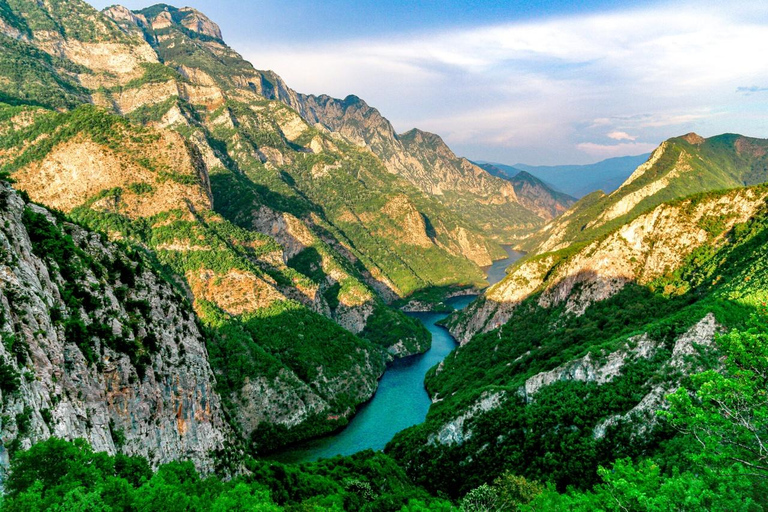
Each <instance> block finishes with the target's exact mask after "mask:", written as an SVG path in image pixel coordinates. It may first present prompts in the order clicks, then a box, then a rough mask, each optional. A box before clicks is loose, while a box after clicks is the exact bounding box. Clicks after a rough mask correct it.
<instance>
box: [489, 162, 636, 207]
mask: <svg viewBox="0 0 768 512" xmlns="http://www.w3.org/2000/svg"><path fill="white" fill-rule="evenodd" d="M650 156H651V155H649V154H644V155H638V156H620V157H616V158H609V159H607V160H603V161H600V162H597V163H594V164H588V165H551V166H549V165H526V164H515V165H513V166H511V167H510V166H505V165H501V164H494V165H496V166H497V167H498V168H500V169H501V170H503V171H504V172H508V173H514V172H515V171H516V170H523V171H528V172H529V173H531V174H533V175H534V176H536V177H537V178H539V179H541V180H544V181H545V182H547V183H549V184H551V186H553V187H554V188H555V189H557V190H560V191H562V192H566V193H568V194H570V195H572V196H574V197H576V198H579V199H580V198H582V197H584V196H586V195H588V194H590V193H592V192H595V191H597V190H602V191H603V192H605V193H607V194H610V193H611V192H613V191H614V190H616V189H617V188H619V186H621V184H622V183H624V180H626V179H627V178H628V177H629V175H630V174H632V172H633V171H634V170H635V169H636V168H637V167H638V166H640V165H642V164H643V163H645V161H646V160H648V158H649V157H650Z"/></svg>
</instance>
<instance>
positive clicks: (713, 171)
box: [0, 0, 768, 512]
mask: <svg viewBox="0 0 768 512" xmlns="http://www.w3.org/2000/svg"><path fill="white" fill-rule="evenodd" d="M217 5H218V4H217ZM222 5H224V4H222ZM308 12H314V11H308ZM221 14H224V13H221ZM316 14H317V13H316ZM224 18H226V17H224ZM601 19H602V18H601ZM606 19H609V20H613V21H612V23H613V22H615V23H618V22H616V20H615V19H614V18H606ZM654 19H656V18H654ZM297 22H298V20H297ZM576 22H578V20H575V21H574V23H576ZM608 25H611V23H607V24H605V23H602V22H601V23H596V24H595V25H594V26H593V27H604V26H608ZM224 28H226V26H225V27H224ZM261 28H264V27H261ZM565 28H567V27H561V30H565ZM594 30H596V31H598V30H597V29H594ZM499 31H502V32H503V30H502V29H499ZM497 33H498V31H489V32H482V34H485V35H483V36H482V37H479V36H478V34H475V35H474V36H473V38H472V41H476V40H485V37H486V36H491V35H493V34H497ZM525 34H529V35H530V33H529V32H525V31H522V32H517V31H514V35H515V37H518V36H520V37H522V36H523V35H525ZM546 34H547V37H546V39H547V41H550V42H551V41H555V39H552V38H551V37H550V36H549V34H551V31H550V30H549V29H548V30H547V31H546ZM227 35H228V34H227V30H222V29H221V28H220V27H219V26H218V25H217V24H216V23H215V22H214V21H213V20H211V19H209V18H208V17H207V16H206V15H205V14H204V13H202V12H200V11H198V10H197V9H195V8H192V7H174V6H170V5H166V4H158V5H152V6H148V7H144V8H142V9H138V10H131V9H129V8H127V7H123V6H119V5H112V6H109V7H106V8H104V9H103V10H97V9H95V8H94V7H92V6H91V5H89V4H88V3H86V2H84V1H82V0H0V342H1V343H0V486H2V492H3V498H2V500H0V510H1V511H3V512H5V511H6V510H7V511H9V512H15V511H26V510H55V511H58V512H61V511H63V510H95V511H96V510H98V511H113V510H114V511H122V512H132V511H145V510H146V511H153V510H179V511H182V510H183V511H187V510H215V511H224V510H263V511H268V512H273V511H278V510H288V511H291V512H298V511H320V510H331V511H335V512H339V511H343V510H349V511H365V512H379V511H384V512H390V511H391V512H411V511H412V512H417V511H425V510H430V511H437V512H447V511H455V510H461V511H478V510H482V511H489V510H494V511H495V510H504V511H507V510H510V511H515V510H525V511H533V510H555V511H559V510H576V511H592V510H610V511H612V512H613V511H616V512H618V511H626V510H633V511H649V512H651V511H653V512H657V511H659V510H667V509H668V508H675V509H678V510H696V511H699V510H702V511H703V510H722V511H731V510H744V511H753V510H755V511H757V510H764V509H766V508H768V501H767V500H766V496H768V484H767V483H766V482H768V478H766V472H768V469H766V467H768V455H766V453H765V448H764V447H765V446H768V420H766V418H768V406H766V404H768V400H766V389H768V364H766V361H768V309H766V303H768V251H766V247H768V139H764V138H759V137H750V136H745V135H740V134H736V133H722V134H720V135H713V136H702V135H699V134H697V133H693V132H689V133H687V134H683V135H680V136H675V137H671V138H667V139H666V140H663V141H662V139H661V138H659V140H655V141H654V142H653V146H655V150H653V151H652V152H651V153H649V154H647V155H646V156H643V157H640V158H638V157H625V158H620V159H608V160H603V161H601V162H599V163H598V164H594V165H587V166H555V167H541V166H524V167H525V169H522V170H520V169H517V168H515V167H510V166H505V165H502V164H489V163H483V164H475V163H473V161H471V160H469V159H467V158H464V157H461V156H459V155H457V154H456V153H455V152H454V149H451V147H449V145H448V143H447V141H448V142H450V141H452V140H453V141H460V140H471V138H472V137H474V135H473V134H472V133H469V132H470V131H471V130H470V129H469V126H470V125H473V124H474V123H475V121H476V119H475V118H474V117H473V116H465V117H464V118H459V119H460V120H461V121H462V122H461V123H458V124H459V125H461V126H460V128H461V129H460V130H458V131H457V128H456V126H457V124H456V123H453V124H452V123H450V122H448V121H447V120H439V121H440V122H439V123H438V122H435V121H434V119H433V120H431V121H430V123H432V125H433V126H437V125H439V127H442V126H445V134H446V138H445V139H444V138H443V137H442V136H440V135H438V134H436V133H431V132H428V131H425V130H421V129H418V128H413V129H408V130H407V131H403V132H398V130H396V129H395V126H394V125H393V123H392V122H391V121H390V120H389V119H388V118H387V117H385V115H384V112H383V111H379V110H378V109H377V108H375V107H373V106H371V105H370V104H368V103H367V102H366V101H365V100H364V99H362V98H360V97H358V96H356V95H352V94H349V95H347V96H345V97H343V98H334V97H331V96H329V95H325V94H304V93H301V92H298V91H296V90H294V89H293V88H291V87H290V86H289V85H288V84H287V83H286V82H285V81H284V80H283V79H282V78H281V77H280V76H279V75H278V74H277V73H276V72H274V71H265V70H260V69H258V68H257V67H255V66H254V65H252V64H251V62H249V61H247V60H246V59H244V58H243V57H242V56H241V55H240V54H239V53H237V51H236V50H235V49H233V48H232V47H230V46H229V45H228V44H227V43H226V42H225V39H224V37H225V36H227ZM592 35H593V34H588V36H589V37H587V36H585V40H591V37H592ZM515 41H516V39H515ZM444 42H445V43H446V44H447V43H448V42H450V41H447V40H446V41H444ZM631 43H632V41H631V40H630V38H627V39H626V40H623V42H622V47H624V46H625V45H630V44H631ZM512 46H515V45H512ZM547 46H548V47H549V46H551V45H547ZM555 46H558V47H560V45H559V43H558V44H556V45H555ZM598 46H599V45H590V48H593V50H594V51H596V52H598V53H599V51H598V50H600V51H603V49H600V48H598ZM469 47H470V48H474V46H472V45H470V46H469ZM522 47H523V48H525V50H524V51H523V53H525V54H526V56H527V55H528V53H527V52H528V49H529V46H528V45H527V43H526V44H523V45H522ZM561 48H565V47H564V46H562V47H561ZM368 50H370V49H368ZM496 51H498V52H500V53H503V52H505V51H511V50H510V48H508V47H507V46H506V45H501V46H500V47H499V48H495V47H494V52H496ZM521 51H522V50H521ZM398 55H399V53H398ZM258 57H259V54H258V53H255V59H254V62H255V63H256V64H257V65H258V64H259V62H258V60H257V59H258ZM526 58H527V57H526ZM559 58H560V57H559V56H558V59H559ZM405 60H408V59H405ZM588 60H589V59H588ZM763 60H764V59H749V58H745V59H743V62H744V65H745V66H749V65H750V64H751V63H757V62H762V61H763ZM598 61H601V59H599V58H598V59H594V60H589V62H588V63H585V62H582V61H579V62H578V63H577V65H574V66H568V65H566V66H563V67H561V66H559V65H558V66H557V70H558V77H563V76H565V75H568V74H570V73H575V74H579V73H582V69H583V68H584V67H585V66H590V65H594V62H598ZM408 62H409V64H408V65H406V66H404V67H405V68H408V67H409V66H410V65H413V64H414V61H408ZM462 62H463V61H462ZM472 62H473V63H474V64H473V66H480V67H482V66H481V64H478V62H480V61H478V62H475V61H474V60H472ZM526 62H527V63H528V64H530V63H529V62H528V61H526ZM558 62H559V61H558ZM688 64H691V63H688ZM454 65H457V66H458V64H456V63H453V64H451V66H439V67H438V68H435V69H432V70H430V73H427V76H433V75H432V73H438V72H446V70H445V69H444V68H450V69H454ZM463 65H466V63H464V64H463ZM459 67H460V66H459ZM713 74H716V73H714V72H713V73H712V75H713ZM581 76H585V75H581ZM707 76H711V74H708V75H707ZM461 82H462V80H457V81H456V82H455V85H457V86H459V85H462V83H461ZM514 82H515V85H520V84H523V85H525V83H526V82H525V80H524V77H521V80H520V83H519V84H518V80H517V77H516V78H515V80H514ZM535 83H537V84H538V82H535ZM633 83H635V84H636V86H637V87H638V88H641V87H642V84H643V83H644V82H642V81H640V82H633ZM411 85H413V84H409V86H411ZM387 86H388V87H393V86H392V85H390V84H388V85H387ZM508 86H510V84H509V83H507V82H503V83H495V82H493V81H488V80H485V81H483V87H482V90H479V91H478V90H474V91H473V93H472V94H471V95H465V96H464V97H462V101H466V102H469V100H470V99H476V98H475V97H483V98H486V100H487V101H494V98H495V96H494V94H500V93H501V91H502V89H503V88H505V87H508ZM537 87H538V86H536V87H533V89H536V90H537V91H538V89H537ZM729 87H730V82H729ZM739 89H742V88H741V87H739ZM753 89H754V90H753ZM759 89H760V88H759V87H757V86H755V87H754V88H749V89H748V90H745V91H740V92H739V97H740V98H741V97H743V98H748V101H750V102H753V104H751V105H752V106H753V107H754V106H755V105H757V104H758V103H759V101H758V96H757V95H758V94H759V92H760V91H759ZM600 91H602V92H601V94H608V91H606V90H604V89H600ZM439 92H440V91H435V94H434V97H433V98H431V101H430V102H426V103H427V104H431V105H434V104H437V103H442V102H443V101H444V98H443V97H442V96H441V94H439ZM742 93H743V94H742ZM344 94H347V93H346V92H344ZM526 94H531V95H534V96H535V95H536V94H538V92H532V91H528V92H527V93H526ZM590 94H593V95H596V94H597V92H591V93H590ZM470 96H472V97H470ZM405 99H407V98H405V97H403V101H405ZM583 99H584V98H582V100H583ZM571 100H573V98H571V97H570V96H569V101H571ZM574 101H575V100H574ZM622 101H624V100H623V99H622ZM670 101H672V100H670ZM734 101H735V100H734ZM744 101H747V100H744ZM629 103H631V102H629ZM552 108H553V109H556V110H564V111H568V112H569V113H570V112H571V111H572V110H573V111H576V110H578V109H571V108H568V109H564V108H563V109H561V108H560V106H559V105H554V106H553V107H552ZM633 108H634V107H633ZM637 108H638V109H641V106H637ZM680 108H681V109H682V108H683V107H682V106H681V107H680ZM755 108H756V107H755ZM503 110H504V105H502V104H496V103H495V102H494V104H493V105H492V108H491V109H490V110H484V111H483V112H485V115H484V117H483V119H484V122H485V121H487V122H488V124H490V125H494V124H499V123H501V121H499V118H498V117H497V116H496V113H497V111H498V112H501V111H503ZM743 110H744V111H746V110H747V109H746V108H745V109H743ZM550 113H551V114H552V115H554V114H555V113H556V112H550ZM542 117H543V113H537V114H536V118H537V120H539V119H540V118H542ZM660 117H661V118H663V119H665V120H667V121H669V119H672V120H674V121H675V122H678V121H679V120H680V119H684V120H685V123H687V124H684V126H686V127H688V126H689V124H691V123H693V122H694V121H698V120H699V119H700V117H697V116H696V115H692V114H686V115H671V114H670V115H665V116H656V117H654V116H646V115H627V116H616V117H611V118H605V119H602V118H601V119H598V120H594V121H591V122H588V121H582V122H580V123H576V124H573V125H569V127H568V128H567V129H562V128H557V129H555V128H553V126H550V124H551V122H550V121H548V120H544V121H542V124H541V125H536V126H534V125H533V124H532V125H531V126H521V125H517V124H515V126H504V130H503V131H504V133H505V134H507V138H504V139H503V141H500V139H493V141H492V142H493V143H494V144H500V145H508V147H516V146H515V145H516V144H518V143H519V140H523V139H525V140H530V139H536V143H537V144H544V146H545V149H546V152H547V154H548V155H549V154H551V155H555V149H556V148H555V146H556V145H557V144H561V143H562V141H561V140H559V139H558V137H562V133H559V132H561V131H563V132H572V131H577V132H579V135H578V137H579V144H578V147H579V148H582V149H584V148H586V150H589V151H597V152H608V153H606V154H612V153H611V152H613V151H617V150H620V149H622V148H636V147H642V148H643V152H647V151H649V150H650V148H648V147H646V146H647V145H648V143H647V142H642V143H640V142H636V140H635V139H638V137H640V136H639V135H634V132H632V133H630V131H632V130H630V128H625V127H624V126H623V125H622V126H618V127H616V129H615V130H612V131H610V132H608V131H607V130H608V128H605V127H606V126H607V125H608V124H612V123H628V124H631V123H635V124H636V125H637V126H642V127H643V129H648V130H650V129H651V128H658V127H659V126H660V125H659V123H662V124H663V121H659V118H660ZM748 117H749V119H754V118H756V117H758V114H755V115H753V116H751V117H750V116H745V119H747V118H748ZM443 121H444V122H443ZM502 124H503V123H502ZM534 124H535V123H534ZM701 124H702V126H703V127H704V128H707V127H710V126H712V125H709V124H706V122H705V121H701ZM465 125H466V127H465ZM664 126H665V128H664V130H667V131H670V130H671V132H670V133H667V131H664V133H665V135H664V137H669V135H672V134H675V133H678V132H677V131H674V130H676V128H677V126H683V125H678V124H673V125H670V126H671V127H669V126H667V125H664ZM738 126H741V127H744V126H746V127H749V126H753V125H749V124H745V125H741V124H738ZM407 128H410V126H409V127H407ZM619 128H621V129H620V130H619ZM692 128H693V127H690V128H687V129H686V130H685V131H690V129H692ZM638 129H639V128H638ZM452 130H453V131H452ZM537 130H538V131H537ZM595 130H600V131H601V134H602V135H601V137H603V138H604V139H607V143H608V145H605V144H603V145H600V144H596V143H591V142H584V141H586V140H587V136H588V135H589V134H590V133H594V132H595ZM624 130H629V131H624ZM459 132H460V133H459ZM654 133H662V131H658V132H654ZM680 133H684V132H680ZM462 134H463V135H462ZM509 134H515V135H514V136H512V135H509ZM757 135H760V134H759V133H758V134H757ZM462 137H469V139H462ZM582 138H583V140H582ZM603 142H606V140H603ZM457 147H459V146H457ZM478 147H484V146H478ZM617 148H618V149H617ZM627 151H629V149H628V150H627ZM625 153H626V152H625ZM600 154H602V153H600ZM551 157H552V158H554V156H551ZM478 161H481V160H478ZM510 161H515V160H510ZM563 173H565V174H563ZM550 180H551V182H554V183H555V185H550V184H549V183H550ZM557 188H562V190H565V192H563V191H559V190H557ZM598 188H600V189H602V190H599V189H598ZM577 198H578V199H577ZM489 284H490V286H488V285H489Z"/></svg>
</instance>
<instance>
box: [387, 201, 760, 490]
mask: <svg viewBox="0 0 768 512" xmlns="http://www.w3.org/2000/svg"><path fill="white" fill-rule="evenodd" d="M762 190H763V189H762V188H756V189H755V191H756V192H758V193H759V192H760V191H762ZM721 196H726V197H728V193H725V194H723V193H721V194H719V195H718V194H715V193H707V194H702V195H700V196H696V197H694V198H691V199H688V200H686V201H685V202H681V204H684V205H688V207H689V208H691V209H693V208H695V207H696V206H697V205H699V204H701V201H703V200H704V199H706V198H711V197H721ZM711 227H712V232H711V235H712V236H721V235H722V236H725V243H723V244H720V245H718V246H715V247H714V248H713V247H708V246H703V248H702V249H700V250H698V251H695V252H694V253H693V254H692V255H691V256H690V257H689V258H688V259H687V260H686V261H685V262H684V264H683V265H682V266H681V267H680V268H678V269H677V270H674V271H670V272H668V273H667V274H665V275H664V276H662V277H661V278H659V279H657V280H655V281H653V282H651V283H649V284H648V285H647V286H639V285H635V284H629V285H627V286H625V287H624V288H623V289H622V290H621V291H620V292H619V293H617V294H615V295H614V296H612V297H611V298H609V299H606V300H603V301H599V302H596V303H594V304H592V305H590V306H589V307H588V308H587V309H586V311H585V312H584V314H582V315H580V316H575V315H573V314H569V313H567V312H566V311H565V308H564V306H563V305H560V306H556V307H549V308H544V307H541V306H539V305H538V298H539V296H538V295H534V296H533V297H530V298H529V299H527V300H526V301H525V302H523V304H522V305H520V306H519V307H518V308H517V309H516V310H515V311H514V312H513V313H512V316H511V318H510V319H509V321H508V322H507V323H506V324H505V325H504V326H502V327H501V328H499V329H496V330H493V331H491V332H488V333H485V334H479V335H476V336H475V337H474V338H473V340H472V341H471V342H470V343H468V344H466V345H465V346H463V347H461V348H460V349H458V350H456V351H455V352H454V353H453V354H451V355H450V356H448V357H447V358H446V359H445V361H444V363H443V364H442V365H441V368H440V370H439V371H437V369H432V370H431V371H430V373H429V374H428V376H427V389H428V390H429V392H430V394H431V395H432V396H437V397H439V398H441V399H442V401H440V402H438V403H436V404H434V405H433V406H432V408H431V409H430V413H429V416H428V420H427V422H426V423H425V424H423V425H420V426H417V427H413V428H411V429H409V430H407V431H405V432H403V433H401V434H399V435H398V436H396V438H395V439H394V440H393V442H392V443H391V444H390V445H389V446H388V447H387V451H388V453H389V454H391V455H392V456H394V457H395V459H396V460H398V461H400V462H402V463H403V464H404V465H405V464H406V461H410V462H409V463H408V465H407V466H406V467H408V471H409V474H410V475H411V476H412V477H413V478H414V480H415V481H416V482H417V483H419V484H422V485H425V486H426V487H427V488H428V489H430V490H431V491H432V492H437V491H443V492H447V493H450V494H451V495H452V496H455V497H458V496H460V495H461V494H462V493H466V492H468V491H469V490H470V489H472V488H475V487H478V486H479V485H480V484H482V483H484V482H485V483H488V482H490V481H492V480H493V479H494V478H495V477H496V476H498V475H499V474H500V473H501V472H502V471H503V470H508V471H511V472H512V473H513V474H516V475H520V476H522V477H525V478H527V479H532V480H539V481H542V482H547V483H551V484H554V485H556V487H557V489H558V490H560V491H564V490H565V489H566V488H568V487H570V486H573V487H576V488H580V489H586V488H589V487H591V486H592V485H594V484H597V483H598V482H600V474H599V473H598V471H597V469H598V467H599V466H601V465H603V466H608V465H610V464H611V463H612V462H613V461H614V459H616V458H617V457H632V458H633V459H636V458H638V457H641V456H643V455H647V454H649V453H662V452H663V451H664V450H666V449H667V448H666V447H667V446H668V445H670V443H675V442H677V441H676V440H677V437H678V436H677V432H676V430H675V429H674V428H672V427H673V426H672V425H670V424H668V423H667V422H665V421H659V423H658V424H657V427H656V428H655V429H653V430H652V431H650V432H646V433H645V434H644V435H642V436H637V435H636V434H635V433H634V428H635V427H634V426H633V422H640V423H642V422H647V419H642V418H636V419H634V420H632V421H629V422H627V423H624V422H617V423H614V424H613V425H612V426H609V427H608V428H607V429H605V435H604V436H602V437H596V436H594V435H593V432H594V431H595V429H596V428H597V427H598V426H599V425H601V424H602V423H603V422H604V421H605V420H607V419H609V418H611V417H614V416H620V415H624V414H626V413H627V412H629V411H630V410H631V409H632V408H633V407H634V406H635V405H637V404H638V403H639V402H640V401H641V400H642V399H643V397H645V396H646V395H648V394H649V393H650V392H651V391H652V390H653V389H654V388H655V387H656V386H662V387H663V386H670V385H674V383H675V382H676V380H677V379H681V378H683V375H682V374H681V373H680V372H679V371H672V370H671V368H670V366H669V365H668V363H667V361H669V360H670V356H671V352H672V349H673V343H674V341H675V340H676V339H677V338H679V337H680V335H681V334H683V333H685V332H686V331H687V330H688V329H689V328H690V327H691V326H692V325H693V324H695V323H697V322H698V321H699V320H700V319H702V318H703V317H705V316H706V315H707V314H709V313H714V315H715V317H716V319H717V321H718V322H719V323H720V324H722V325H725V326H727V327H731V328H739V327H743V326H744V325H745V322H746V321H747V319H748V318H749V317H750V314H752V313H753V312H755V311H757V310H759V309H760V308H761V307H762V304H764V303H765V301H766V298H768V297H767V292H766V290H767V289H768V288H766V282H767V281H766V280H767V279H768V254H766V253H765V251H764V250H763V248H764V247H765V245H766V244H767V243H768V207H767V208H764V209H763V210H762V211H760V212H759V213H758V214H757V215H755V216H754V217H753V218H752V219H750V220H749V221H748V222H746V223H743V224H738V225H736V226H735V227H734V228H733V229H732V230H731V231H730V232H729V233H722V232H723V230H724V225H720V226H719V227H718V226H717V223H712V224H711ZM561 257H562V258H568V254H567V253H566V252H564V253H563V254H562V255H561ZM642 334H647V336H648V337H649V338H650V339H652V340H654V341H655V342H656V344H657V348H656V350H655V352H654V354H653V356H652V357H649V358H645V359H642V358H641V359H638V358H635V359H633V358H632V357H630V358H629V359H628V361H627V363H626V364H625V366H624V368H623V369H622V374H621V375H620V376H619V377H617V378H614V379H613V380H612V381H610V382H609V383H605V384H601V385H597V384H595V383H584V382H580V381H563V382H556V383H554V384H551V385H549V386H546V387H544V388H543V389H541V390H540V391H539V392H538V393H537V394H536V398H535V400H534V401H533V402H531V403H527V402H526V400H525V399H524V398H522V397H520V396H519V395H518V389H519V388H520V387H521V386H522V385H523V384H524V383H525V381H526V380H527V379H528V378H530V377H532V376H533V375H535V374H537V373H539V372H544V371H549V370H552V369H554V368H556V367H558V366H560V365H563V364H565V363H568V362H569V361H573V360H575V359H577V358H580V357H583V356H585V355H587V354H589V355H590V357H591V358H592V360H593V361H594V360H597V361H604V360H605V358H606V357H607V355H608V354H610V353H614V352H616V351H619V350H626V349H627V344H629V346H630V347H631V346H632V344H633V343H635V342H634V341H632V338H633V337H635V336H638V335H642ZM701 356H702V357H701V358H700V364H714V363H715V362H716V361H717V359H716V358H712V357H711V356H710V355H708V354H706V353H703V354H701ZM497 393H503V394H504V395H503V396H504V397H505V398H504V401H503V404H502V405H501V406H500V407H498V408H496V409H493V410H492V411H490V412H487V413H484V414H481V415H478V416H477V417H475V418H472V419H471V420H468V423H467V424H465V426H464V428H465V429H467V428H470V429H471V430H472V432H473V434H472V436H471V439H468V440H465V441H464V443H463V444H461V445H455V444H454V445H451V446H442V445H439V444H435V443H432V444H430V443H429V441H428V440H429V436H430V435H432V434H433V433H434V432H436V431H438V430H439V429H440V428H441V426H442V425H444V424H445V423H446V422H448V421H451V420H453V419H454V418H456V417H457V416H459V415H460V414H461V413H462V412H463V411H466V410H468V409H470V408H471V406H472V404H475V403H477V402H478V401H479V400H481V399H482V398H483V397H487V396H489V395H492V394H497ZM468 425H469V426H468ZM458 463H461V466H462V468H463V471H461V472H455V471H451V470H450V469H449V468H452V467H455V465H456V464H458ZM638 471H639V470H638Z"/></svg>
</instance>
